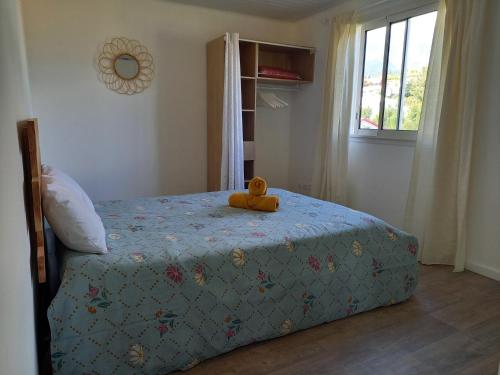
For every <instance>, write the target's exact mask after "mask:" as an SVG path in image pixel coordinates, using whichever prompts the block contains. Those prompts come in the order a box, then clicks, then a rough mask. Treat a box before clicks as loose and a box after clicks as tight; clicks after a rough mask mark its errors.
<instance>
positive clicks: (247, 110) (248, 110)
mask: <svg viewBox="0 0 500 375" xmlns="http://www.w3.org/2000/svg"><path fill="white" fill-rule="evenodd" d="M242 111H243V112H255V109H242Z"/></svg>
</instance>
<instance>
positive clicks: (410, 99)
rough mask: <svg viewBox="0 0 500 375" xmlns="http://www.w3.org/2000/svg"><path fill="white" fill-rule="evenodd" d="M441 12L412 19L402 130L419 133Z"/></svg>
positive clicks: (407, 56) (409, 29) (404, 84)
mask: <svg viewBox="0 0 500 375" xmlns="http://www.w3.org/2000/svg"><path fill="white" fill-rule="evenodd" d="M436 15H437V12H432V13H427V14H424V15H422V16H418V17H413V18H410V19H409V20H408V42H407V46H406V51H407V52H406V72H405V77H404V83H403V103H402V105H403V109H402V121H401V124H400V129H401V130H418V123H419V121H420V112H421V109H422V101H423V97H424V89H425V79H426V78H427V68H428V66H429V57H430V54H431V46H432V37H433V34H434V24H435V23H436Z"/></svg>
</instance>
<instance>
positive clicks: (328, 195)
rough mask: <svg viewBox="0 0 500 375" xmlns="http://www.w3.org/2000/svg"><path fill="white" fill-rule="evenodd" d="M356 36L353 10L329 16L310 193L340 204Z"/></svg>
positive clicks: (343, 194) (343, 192) (343, 197)
mask: <svg viewBox="0 0 500 375" xmlns="http://www.w3.org/2000/svg"><path fill="white" fill-rule="evenodd" d="M355 37H356V24H355V23H354V22H353V17H352V14H349V15H344V16H340V17H335V18H333V19H332V22H331V31H330V44H329V51H328V62H327V71H326V81H325V92H324V102H323V113H322V121H321V128H320V134H319V138H318V153H317V162H316V166H317V168H316V170H315V177H314V181H313V194H314V195H315V196H317V197H318V198H321V199H324V200H329V201H334V202H336V203H340V204H345V203H346V195H347V183H346V179H347V158H348V146H349V143H348V141H349V129H350V123H351V116H352V97H353V87H354V85H353V76H354V65H355V64H354V58H355V53H354V49H355Z"/></svg>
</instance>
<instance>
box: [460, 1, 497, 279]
mask: <svg viewBox="0 0 500 375" xmlns="http://www.w3.org/2000/svg"><path fill="white" fill-rule="evenodd" d="M490 3H491V9H489V13H488V14H489V16H488V20H487V22H486V25H487V26H486V29H487V31H486V33H485V35H486V37H485V38H484V40H483V43H484V48H483V51H484V55H483V73H484V74H483V79H482V81H481V82H480V89H479V93H480V97H479V100H478V103H479V106H478V118H477V124H476V126H477V131H476V133H475V134H474V146H473V153H474V156H473V163H472V177H471V199H470V201H469V210H470V211H469V231H468V243H467V263H466V267H467V268H469V269H470V270H473V271H476V272H479V273H482V274H484V275H487V276H489V277H493V278H495V279H497V280H500V219H499V212H500V147H499V142H500V124H499V121H500V106H499V98H500V71H499V70H498V67H499V66H500V43H499V42H498V41H499V40H500V24H499V23H498V19H499V17H500V2H498V1H491V2H490Z"/></svg>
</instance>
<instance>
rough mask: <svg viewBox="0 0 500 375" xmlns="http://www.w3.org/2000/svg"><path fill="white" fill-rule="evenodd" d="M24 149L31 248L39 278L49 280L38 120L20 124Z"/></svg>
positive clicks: (42, 280)
mask: <svg viewBox="0 0 500 375" xmlns="http://www.w3.org/2000/svg"><path fill="white" fill-rule="evenodd" d="M20 130H21V145H22V150H23V164H24V184H25V190H26V191H25V193H26V194H25V205H26V215H27V219H28V224H29V232H30V240H31V250H32V254H34V255H35V258H36V271H37V275H36V276H37V280H38V282H39V283H41V284H43V283H45V282H46V281H47V274H46V270H45V238H44V225H43V212H42V195H41V175H42V172H41V163H40V146H39V142H38V120H37V119H29V120H25V121H22V122H21V124H20Z"/></svg>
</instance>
